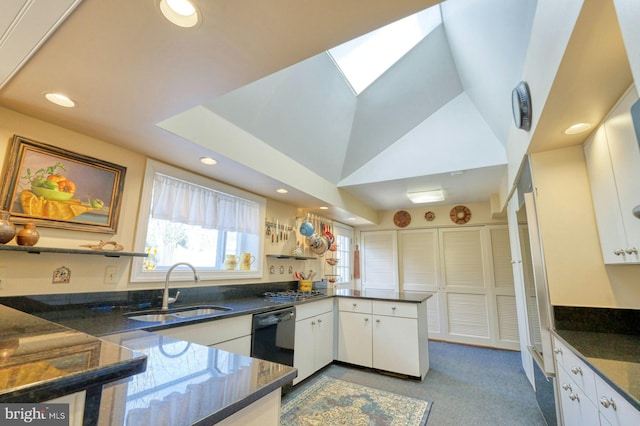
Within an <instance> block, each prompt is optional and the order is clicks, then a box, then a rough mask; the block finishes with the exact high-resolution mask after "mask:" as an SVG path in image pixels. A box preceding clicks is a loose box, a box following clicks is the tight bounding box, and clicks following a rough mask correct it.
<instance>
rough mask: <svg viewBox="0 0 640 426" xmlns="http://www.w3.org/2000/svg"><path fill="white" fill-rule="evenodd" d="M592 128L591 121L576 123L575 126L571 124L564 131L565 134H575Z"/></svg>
mask: <svg viewBox="0 0 640 426" xmlns="http://www.w3.org/2000/svg"><path fill="white" fill-rule="evenodd" d="M590 128H591V124H590V123H576V124H574V125H573V126H569V127H567V128H566V129H564V131H563V132H562V133H564V134H565V135H575V134H576V133H581V132H584V131H585V130H589V129H590Z"/></svg>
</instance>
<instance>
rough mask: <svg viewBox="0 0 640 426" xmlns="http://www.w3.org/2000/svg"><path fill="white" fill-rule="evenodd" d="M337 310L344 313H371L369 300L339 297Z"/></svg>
mask: <svg viewBox="0 0 640 426" xmlns="http://www.w3.org/2000/svg"><path fill="white" fill-rule="evenodd" d="M338 308H339V309H340V310H341V311H344V312H358V313H361V314H370V313H371V300H363V299H354V298H350V297H341V298H339V299H338Z"/></svg>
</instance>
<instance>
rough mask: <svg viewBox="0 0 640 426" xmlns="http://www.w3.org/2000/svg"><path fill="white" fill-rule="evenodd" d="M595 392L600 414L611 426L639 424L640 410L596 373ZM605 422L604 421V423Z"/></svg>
mask: <svg viewBox="0 0 640 426" xmlns="http://www.w3.org/2000/svg"><path fill="white" fill-rule="evenodd" d="M595 379H596V392H597V398H598V399H597V401H595V402H596V404H598V408H599V409H600V414H601V415H602V416H604V418H605V419H606V420H607V422H608V423H609V424H611V425H612V426H624V425H640V411H638V410H636V409H635V407H634V406H633V405H631V404H630V403H629V402H628V401H627V400H626V399H624V398H623V397H622V396H621V395H620V394H618V392H616V391H615V390H614V389H613V388H612V387H611V386H610V385H609V384H608V383H607V382H605V381H604V380H603V379H602V378H601V377H600V376H598V375H596V377H595ZM604 424H606V423H604Z"/></svg>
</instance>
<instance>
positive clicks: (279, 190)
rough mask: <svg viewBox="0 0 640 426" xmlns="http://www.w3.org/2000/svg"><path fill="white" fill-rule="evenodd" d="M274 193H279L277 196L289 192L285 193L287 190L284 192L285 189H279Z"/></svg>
mask: <svg viewBox="0 0 640 426" xmlns="http://www.w3.org/2000/svg"><path fill="white" fill-rule="evenodd" d="M276 192H277V193H279V194H286V193H287V192H289V191H287V190H286V189H284V188H280V189H276Z"/></svg>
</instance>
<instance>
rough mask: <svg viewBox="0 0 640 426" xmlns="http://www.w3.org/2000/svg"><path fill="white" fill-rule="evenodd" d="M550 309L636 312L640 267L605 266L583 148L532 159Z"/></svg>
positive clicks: (534, 156)
mask: <svg viewBox="0 0 640 426" xmlns="http://www.w3.org/2000/svg"><path fill="white" fill-rule="evenodd" d="M531 169H532V175H533V182H534V187H535V193H536V207H537V210H538V216H539V223H540V232H541V235H542V241H543V246H544V247H543V249H544V255H545V266H546V269H547V279H548V283H549V294H550V298H551V304H552V305H561V306H588V307H607V308H632V309H637V308H640V286H638V285H637V283H638V282H639V281H640V266H638V265H614V266H605V265H604V262H603V260H602V254H601V250H600V240H599V237H598V230H597V226H596V221H595V215H594V210H593V204H592V200H591V189H590V186H589V178H588V175H587V168H586V163H585V159H584V150H583V147H582V146H574V147H569V148H564V149H558V150H554V151H547V152H543V153H538V154H533V155H532V156H531Z"/></svg>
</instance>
